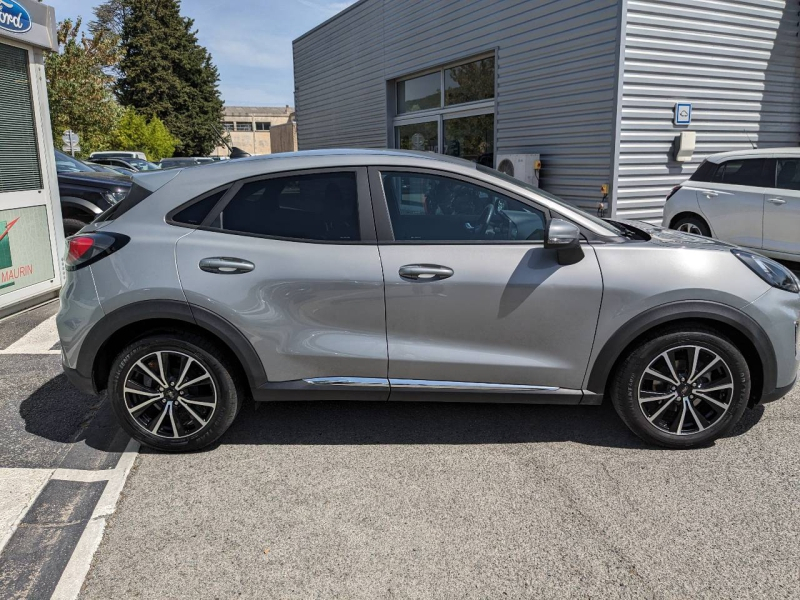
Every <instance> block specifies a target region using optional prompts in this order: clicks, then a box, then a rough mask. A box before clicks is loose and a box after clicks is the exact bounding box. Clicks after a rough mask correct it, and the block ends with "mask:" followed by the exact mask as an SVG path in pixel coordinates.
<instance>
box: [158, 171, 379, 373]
mask: <svg viewBox="0 0 800 600" xmlns="http://www.w3.org/2000/svg"><path fill="white" fill-rule="evenodd" d="M210 207H214V208H210ZM209 211H210V212H209ZM170 218H171V219H172V221H173V222H176V224H177V223H179V224H181V225H183V226H187V227H193V228H194V230H193V231H189V234H188V235H186V236H185V237H183V238H182V239H181V240H180V241H179V242H178V244H177V262H178V271H179V273H180V277H181V283H182V285H183V288H184V291H185V293H186V298H187V300H188V301H189V302H190V303H191V304H192V305H195V306H199V307H202V308H205V309H207V310H209V311H212V312H213V313H216V314H217V315H219V316H221V317H223V318H225V319H226V320H227V321H229V322H230V323H232V324H233V325H234V326H235V327H236V328H238V329H239V331H241V332H242V333H243V334H244V335H245V336H246V337H247V338H248V339H249V340H250V342H251V344H252V345H253V347H254V348H255V350H256V351H257V353H258V355H259V356H260V358H261V360H262V362H263V364H264V368H265V370H266V373H267V377H268V379H269V380H270V382H287V381H298V383H300V384H307V383H308V382H307V381H303V380H312V382H311V383H312V384H316V383H317V381H316V380H320V379H329V378H332V377H338V378H367V379H378V380H380V382H385V380H386V371H387V358H388V357H387V350H386V325H385V313H384V297H383V274H382V271H381V262H380V257H379V255H378V247H377V243H376V241H375V227H374V221H373V218H372V208H371V204H370V200H369V186H368V183H367V174H366V169H363V168H350V169H325V170H317V171H302V172H295V173H282V174H280V175H273V176H269V177H261V178H255V179H250V180H245V181H241V182H239V183H237V184H235V185H234V186H233V187H232V188H230V189H221V190H215V191H212V192H211V193H210V194H208V195H207V197H205V198H200V199H198V201H197V202H196V204H194V205H192V206H189V207H186V208H182V209H181V210H178V211H176V212H175V214H171V215H170ZM384 387H385V386H384Z"/></svg>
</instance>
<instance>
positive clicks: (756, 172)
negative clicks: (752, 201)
mask: <svg viewBox="0 0 800 600" xmlns="http://www.w3.org/2000/svg"><path fill="white" fill-rule="evenodd" d="M713 181H715V182H717V183H727V184H730V185H747V186H751V187H764V186H765V184H766V182H765V178H764V159H763V158H748V159H740V160H729V161H727V162H725V163H723V164H722V165H721V166H720V167H719V168H718V169H717V171H716V173H714V177H713Z"/></svg>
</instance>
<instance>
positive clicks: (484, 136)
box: [444, 114, 494, 167]
mask: <svg viewBox="0 0 800 600" xmlns="http://www.w3.org/2000/svg"><path fill="white" fill-rule="evenodd" d="M444 153H445V154H448V155H450V156H458V157H459V158H466V159H467V160H471V161H473V162H476V163H479V164H481V165H484V166H487V167H492V166H494V115H493V114H492V115H478V116H474V117H460V118H454V119H445V120H444Z"/></svg>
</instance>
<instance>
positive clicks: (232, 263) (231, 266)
mask: <svg viewBox="0 0 800 600" xmlns="http://www.w3.org/2000/svg"><path fill="white" fill-rule="evenodd" d="M255 268H256V266H255V265H254V264H253V263H251V262H250V261H249V260H242V259H241V258H228V257H226V256H214V257H211V258H204V259H203V260H201V261H200V269H201V270H203V271H205V272H206V273H219V274H220V275H236V274H238V273H249V272H250V271H252V270H253V269H255Z"/></svg>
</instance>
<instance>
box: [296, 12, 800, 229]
mask: <svg viewBox="0 0 800 600" xmlns="http://www.w3.org/2000/svg"><path fill="white" fill-rule="evenodd" d="M799 13H800V1H798V0H736V1H720V0H591V1H587V0H530V1H527V2H520V1H514V0H496V1H493V2H484V1H480V0H417V1H414V2H397V1H396V0H360V1H359V2H356V3H355V4H353V5H352V6H350V7H349V8H347V9H345V10H344V11H342V12H341V13H339V14H338V15H336V16H334V17H333V18H331V19H330V20H328V21H326V22H325V23H323V24H322V25H320V26H319V27H316V28H315V29H313V30H311V31H309V32H308V33H306V34H305V35H303V36H301V37H300V38H298V39H297V40H295V41H294V72H295V86H296V87H295V102H296V113H297V124H298V132H297V134H298V144H299V148H300V149H301V150H305V149H314V148H330V147H369V148H385V147H390V148H408V149H418V150H428V151H433V152H440V153H447V154H451V155H456V156H461V157H464V158H468V159H471V160H475V161H478V162H481V163H483V164H493V165H494V166H499V163H500V162H501V161H503V159H509V160H512V161H517V162H516V163H514V164H523V163H524V162H525V161H526V160H527V161H529V165H533V167H539V166H540V169H537V170H535V171H533V177H534V178H535V182H536V183H538V184H539V185H540V186H541V187H542V188H543V189H546V190H548V191H550V192H553V193H554V194H557V195H559V196H561V197H562V198H564V199H565V200H567V201H569V202H571V203H573V204H575V205H577V206H579V207H581V208H583V209H585V210H590V211H595V210H598V211H601V212H602V214H604V215H605V216H614V217H616V218H628V219H644V220H648V221H653V222H658V221H660V218H661V213H662V209H663V208H662V207H663V204H664V199H665V198H666V196H667V194H668V193H669V191H670V189H671V188H672V187H673V186H675V185H676V184H678V183H680V182H681V181H683V180H685V179H686V178H687V177H688V176H689V175H691V173H693V172H694V170H695V169H696V168H697V166H698V165H699V164H700V162H701V161H702V160H703V159H704V158H705V157H707V156H708V155H710V154H714V153H717V152H723V151H727V150H735V149H746V148H751V147H752V146H754V145H755V146H757V147H778V146H798V145H800V38H798V35H799V34H800V25H798V22H799V21H800V18H799V17H798V14H799ZM537 159H538V160H540V161H541V164H540V165H539V164H538V163H536V160H537ZM506 164H507V163H506Z"/></svg>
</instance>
